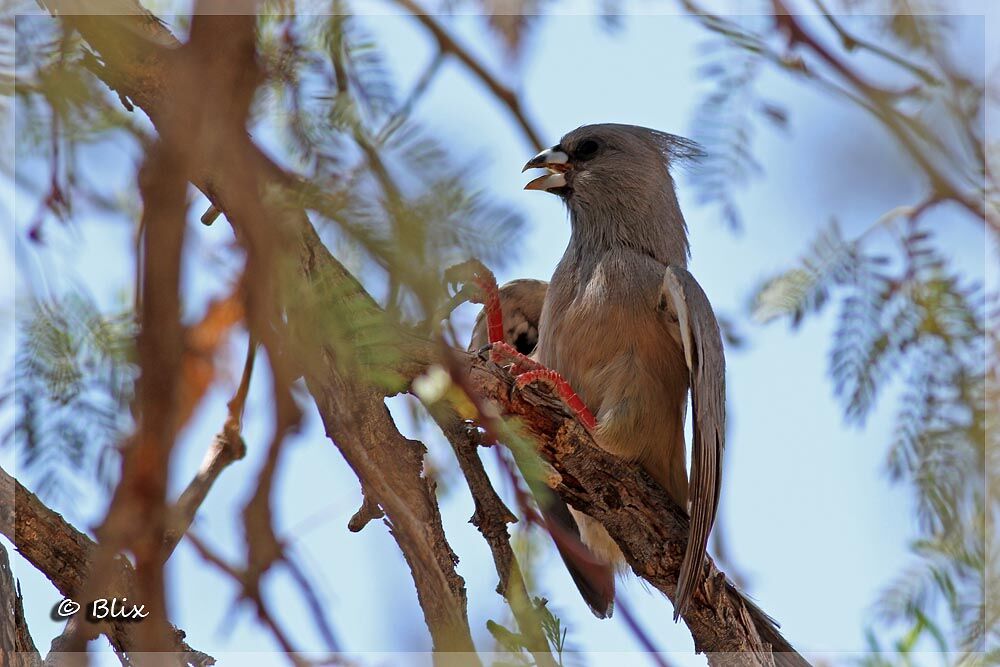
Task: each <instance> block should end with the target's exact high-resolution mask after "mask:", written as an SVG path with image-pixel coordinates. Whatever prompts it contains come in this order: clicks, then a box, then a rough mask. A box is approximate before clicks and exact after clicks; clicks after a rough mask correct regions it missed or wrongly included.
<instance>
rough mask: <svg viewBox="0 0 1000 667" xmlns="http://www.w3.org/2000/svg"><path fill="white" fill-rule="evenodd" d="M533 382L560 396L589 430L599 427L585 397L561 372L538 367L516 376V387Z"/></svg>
mask: <svg viewBox="0 0 1000 667" xmlns="http://www.w3.org/2000/svg"><path fill="white" fill-rule="evenodd" d="M532 384H540V385H542V386H543V387H545V388H546V389H548V390H549V391H550V392H552V393H553V394H555V395H556V396H558V397H559V398H560V399H561V400H562V402H563V403H565V404H566V407H567V408H569V409H570V411H571V412H572V413H573V414H574V415H576V416H577V418H578V419H579V420H580V422H581V423H582V424H583V425H584V426H586V427H587V429H588V430H593V429H595V428H596V427H597V419H596V418H595V417H594V415H593V413H591V411H590V410H589V409H588V408H587V406H586V405H584V403H583V399H581V398H580V397H579V396H577V394H576V392H575V391H573V388H572V387H571V386H570V385H569V382H567V381H566V379H565V378H564V377H563V376H561V375H559V373H557V372H555V371H554V370H552V369H550V368H536V369H535V370H530V371H527V372H526V373H521V374H520V375H518V376H517V377H516V378H514V388H515V389H517V390H521V389H524V388H525V387H526V386H528V385H532Z"/></svg>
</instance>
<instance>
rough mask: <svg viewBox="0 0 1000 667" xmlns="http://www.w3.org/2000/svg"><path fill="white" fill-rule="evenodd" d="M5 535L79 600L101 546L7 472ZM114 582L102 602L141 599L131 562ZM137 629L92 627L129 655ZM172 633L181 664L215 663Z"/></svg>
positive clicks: (121, 564) (2, 502) (1, 505)
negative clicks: (114, 599) (128, 598)
mask: <svg viewBox="0 0 1000 667" xmlns="http://www.w3.org/2000/svg"><path fill="white" fill-rule="evenodd" d="M0 532H2V533H3V535H4V536H5V537H6V538H7V539H9V540H10V541H11V542H13V543H14V545H15V546H16V547H17V551H18V553H20V554H21V556H23V557H24V559H25V560H27V561H28V562H29V563H31V564H32V565H33V566H34V567H36V568H37V569H38V570H39V571H40V572H42V573H43V574H44V575H45V576H46V577H47V578H48V580H49V581H50V582H52V585H53V586H55V587H56V590H58V591H59V592H60V593H61V594H62V595H63V597H67V598H70V599H74V600H77V599H78V595H79V593H80V591H81V590H83V586H84V584H85V582H86V581H87V577H88V576H89V574H90V569H91V563H92V561H93V558H94V555H95V553H96V552H97V549H98V546H97V543H95V542H94V541H93V540H91V539H90V538H89V537H87V536H86V535H84V534H83V533H81V532H80V531H78V530H77V529H76V528H74V527H73V526H72V525H71V524H69V523H68V522H67V521H66V520H65V519H63V518H62V516H61V515H59V514H58V513H56V512H54V511H52V510H51V509H49V508H48V507H46V506H45V505H44V504H43V503H42V501H40V500H39V499H38V497H37V496H35V494H33V493H31V492H30V491H28V490H27V489H25V488H24V487H23V486H21V484H20V483H19V482H18V481H17V480H15V479H14V478H13V477H11V476H10V475H8V474H7V472H6V471H5V470H3V469H2V468H0ZM109 579H110V580H111V582H112V583H111V584H110V585H109V586H108V588H107V589H106V590H104V591H102V593H103V594H102V595H101V596H100V597H104V598H110V597H131V598H132V599H133V600H136V599H139V598H138V596H137V594H136V592H135V591H136V588H135V570H134V569H133V568H132V566H131V564H130V563H129V562H128V561H127V560H125V559H123V558H118V559H116V560H115V569H114V571H113V572H112V573H111V576H110V577H109ZM78 601H80V602H83V601H81V600H78ZM88 625H89V624H88ZM136 626H137V624H136V623H122V622H115V623H110V624H107V625H103V624H102V625H99V626H93V627H94V628H97V629H99V630H100V631H101V632H104V633H105V634H107V636H108V639H109V641H110V642H111V646H112V647H113V648H114V649H115V650H116V651H119V652H125V651H128V650H130V649H131V647H133V646H135V641H134V637H133V633H134V630H135V627H136ZM170 634H171V637H172V640H173V641H172V646H171V649H172V651H173V652H174V653H175V655H176V656H177V658H178V659H179V662H180V664H184V665H193V666H199V667H200V666H203V665H211V664H214V663H215V659H214V658H212V657H211V656H208V655H206V654H204V653H201V652H200V651H195V650H194V649H192V648H191V647H190V646H188V645H187V643H186V642H185V641H184V632H183V631H182V630H180V629H178V628H176V627H173V626H170ZM50 653H51V652H50Z"/></svg>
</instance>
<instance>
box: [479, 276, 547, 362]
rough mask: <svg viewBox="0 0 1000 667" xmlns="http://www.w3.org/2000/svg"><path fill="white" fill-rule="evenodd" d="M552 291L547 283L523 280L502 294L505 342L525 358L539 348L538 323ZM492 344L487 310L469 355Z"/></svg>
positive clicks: (512, 283)
mask: <svg viewBox="0 0 1000 667" xmlns="http://www.w3.org/2000/svg"><path fill="white" fill-rule="evenodd" d="M548 288H549V284H548V283H547V282H545V281H544V280H532V279H530V278H521V279H519V280H512V281H510V282H509V283H505V284H504V285H503V286H502V287H501V288H500V290H499V292H500V310H501V311H502V312H503V333H504V340H505V341H506V342H507V343H508V344H509V345H511V346H512V347H514V348H515V349H516V350H517V351H518V352H520V353H521V354H531V352H532V350H534V349H535V346H536V345H537V344H538V322H539V320H540V319H541V317H542V303H543V302H544V301H545V293H546V291H547V290H548ZM489 342H490V337H489V332H488V331H487V327H486V310H485V309H483V310H482V311H480V313H479V317H477V318H476V324H475V326H474V327H473V329H472V340H471V341H470V342H469V351H470V352H475V351H476V350H479V349H481V348H482V347H483V346H484V345H486V344H487V343H489Z"/></svg>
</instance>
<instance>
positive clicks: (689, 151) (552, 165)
mask: <svg viewBox="0 0 1000 667" xmlns="http://www.w3.org/2000/svg"><path fill="white" fill-rule="evenodd" d="M698 153H699V151H698V149H697V146H696V145H695V144H694V143H693V142H691V141H688V140H687V139H683V138H681V137H677V136H675V135H672V134H667V133H666V132H659V131H657V130H651V129H649V128H645V127H637V126H634V125H618V124H612V123H605V124H601V125H584V126H582V127H578V128H577V129H575V130H573V131H572V132H570V133H568V134H566V135H565V136H564V137H563V138H562V139H561V140H560V141H559V143H558V144H556V145H555V146H553V147H551V148H548V149H546V150H544V151H542V152H541V153H539V154H538V155H536V156H535V157H533V158H531V159H530V160H528V163H527V164H526V165H524V169H523V171H527V170H528V169H536V168H542V169H545V170H546V171H547V173H546V174H544V175H542V176H539V177H538V178H535V179H534V180H532V181H531V182H529V183H528V184H527V185H525V186H524V189H525V190H545V191H546V192H551V193H553V194H556V195H558V196H560V197H562V198H564V199H565V200H566V203H567V205H568V206H569V207H570V209H571V210H581V209H586V208H589V207H590V206H593V205H598V204H599V205H601V206H609V205H615V204H623V203H630V202H631V203H636V198H637V197H638V198H640V199H648V197H649V196H650V195H653V194H655V193H659V192H663V191H664V190H668V189H669V190H672V189H673V181H672V179H671V177H670V171H669V167H670V165H671V164H672V163H673V162H674V160H676V159H680V158H684V157H694V156H696V155H697V154H698Z"/></svg>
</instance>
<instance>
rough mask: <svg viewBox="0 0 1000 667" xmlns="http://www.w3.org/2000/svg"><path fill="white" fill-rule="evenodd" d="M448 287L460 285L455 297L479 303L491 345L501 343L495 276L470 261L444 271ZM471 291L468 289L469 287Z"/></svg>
mask: <svg viewBox="0 0 1000 667" xmlns="http://www.w3.org/2000/svg"><path fill="white" fill-rule="evenodd" d="M444 278H445V280H446V281H447V282H448V284H449V285H452V286H457V285H459V284H461V285H462V287H461V288H460V289H458V291H457V294H456V296H458V295H459V294H464V295H465V297H466V298H467V299H468V300H469V301H471V302H472V303H481V304H483V307H484V308H485V310H486V323H487V331H488V333H489V338H490V342H491V343H501V342H503V340H504V335H503V310H501V308H500V288H499V287H498V286H497V279H496V276H494V275H493V272H492V271H490V270H489V269H488V268H486V265H484V264H483V263H482V262H480V261H479V260H478V259H470V260H467V261H465V262H462V263H461V264H457V265H455V266H452V267H450V268H448V269H446V270H445V272H444ZM470 285H471V286H472V289H468V288H469V286H470Z"/></svg>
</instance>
